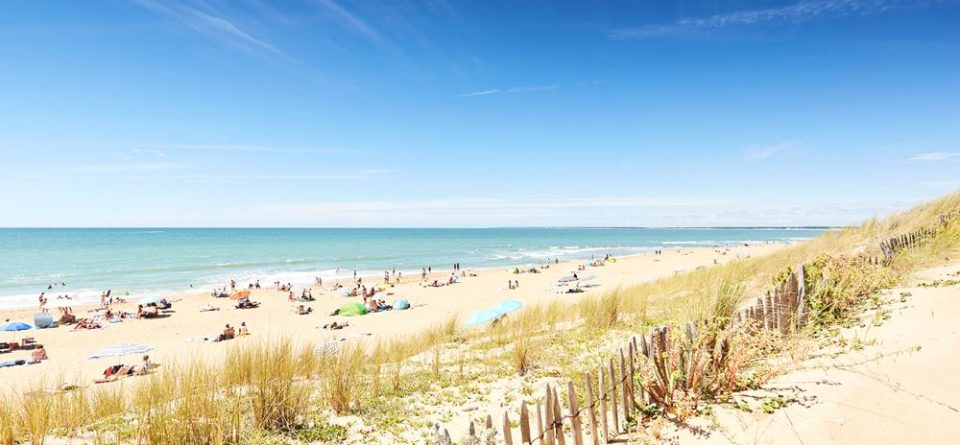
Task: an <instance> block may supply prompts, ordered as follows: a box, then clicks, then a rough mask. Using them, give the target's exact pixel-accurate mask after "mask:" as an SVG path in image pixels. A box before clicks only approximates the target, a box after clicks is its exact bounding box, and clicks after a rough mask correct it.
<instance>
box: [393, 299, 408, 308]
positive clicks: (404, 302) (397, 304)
mask: <svg viewBox="0 0 960 445" xmlns="http://www.w3.org/2000/svg"><path fill="white" fill-rule="evenodd" d="M393 308H394V309H396V310H399V311H405V310H407V309H410V302H409V301H407V300H406V299H405V298H401V299H399V300H397V301H394V302H393Z"/></svg>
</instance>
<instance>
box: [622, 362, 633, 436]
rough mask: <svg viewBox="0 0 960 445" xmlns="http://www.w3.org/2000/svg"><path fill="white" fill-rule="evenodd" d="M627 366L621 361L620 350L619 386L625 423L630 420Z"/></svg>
mask: <svg viewBox="0 0 960 445" xmlns="http://www.w3.org/2000/svg"><path fill="white" fill-rule="evenodd" d="M628 375H629V374H627V364H626V360H624V359H623V348H620V382H621V383H620V385H621V388H620V390H621V392H622V394H623V421H624V422H626V421H627V419H629V418H630V410H631V409H632V407H631V406H630V402H632V400H631V398H630V383H629V382H627V376H628Z"/></svg>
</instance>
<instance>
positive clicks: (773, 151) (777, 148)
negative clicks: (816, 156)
mask: <svg viewBox="0 0 960 445" xmlns="http://www.w3.org/2000/svg"><path fill="white" fill-rule="evenodd" d="M799 146H800V142H798V141H785V142H781V143H779V144H774V145H768V146H763V147H751V148H749V149H747V151H746V153H744V157H745V158H747V159H752V160H762V159H767V158H769V157H771V156H776V155H781V154H784V153H787V152H789V151H791V150H793V149H795V148H797V147H799Z"/></svg>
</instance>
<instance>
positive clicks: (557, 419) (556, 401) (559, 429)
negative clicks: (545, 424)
mask: <svg viewBox="0 0 960 445" xmlns="http://www.w3.org/2000/svg"><path fill="white" fill-rule="evenodd" d="M553 422H554V425H556V426H555V427H554V431H556V435H557V445H565V444H566V443H567V439H566V438H564V436H563V413H562V412H560V397H557V388H553Z"/></svg>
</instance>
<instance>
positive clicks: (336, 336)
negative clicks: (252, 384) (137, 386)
mask: <svg viewBox="0 0 960 445" xmlns="http://www.w3.org/2000/svg"><path fill="white" fill-rule="evenodd" d="M785 246H786V245H785V244H782V243H775V244H765V245H754V246H748V247H744V246H741V247H736V248H732V249H730V250H729V253H728V254H726V255H721V254H720V253H717V251H716V250H715V249H713V248H672V249H663V254H662V255H653V254H638V255H634V256H629V257H618V261H617V262H615V263H608V264H607V265H605V266H602V267H589V268H587V270H588V273H589V274H591V275H596V276H597V278H596V279H595V280H594V281H591V282H590V284H591V286H590V287H587V288H585V289H584V290H585V291H584V292H582V293H574V294H571V293H557V292H556V291H557V286H556V284H555V283H556V280H557V279H558V278H559V277H561V276H564V275H566V274H567V273H569V270H571V269H576V268H577V266H578V265H580V264H583V263H584V262H583V261H566V262H560V263H559V264H551V265H550V267H549V268H548V269H543V270H541V271H540V273H524V274H520V275H514V274H512V273H508V272H507V271H506V268H503V267H497V268H487V269H473V272H474V273H475V274H476V276H464V277H462V278H461V279H460V281H459V282H458V283H456V284H454V285H450V286H444V287H438V288H434V287H429V286H424V285H423V283H422V282H421V280H420V275H419V274H416V275H415V276H410V275H406V276H405V277H404V280H403V282H402V283H401V284H399V285H394V286H392V287H388V288H387V289H386V291H384V292H381V293H378V294H377V297H376V298H379V299H384V300H386V302H387V304H391V303H393V301H394V300H396V299H399V298H404V299H407V300H408V301H409V302H410V304H411V306H412V308H411V309H410V310H405V311H397V310H394V311H385V312H377V313H373V314H368V315H364V316H360V317H343V316H332V315H328V314H330V313H331V311H332V310H333V309H335V308H339V307H341V306H342V305H344V304H345V303H351V302H359V301H361V299H360V298H359V297H342V296H340V295H339V293H338V292H337V291H334V290H331V288H330V284H328V282H326V281H325V282H324V287H323V289H320V288H317V287H315V286H314V287H311V288H310V289H311V292H312V294H313V296H314V297H315V298H316V301H313V302H288V300H287V297H286V295H285V293H283V292H278V291H276V290H275V288H274V287H273V286H272V285H271V286H268V287H267V288H261V289H254V290H253V291H252V292H251V299H252V300H254V301H258V302H260V303H261V306H260V307H259V308H256V309H246V310H238V309H234V308H233V307H232V306H233V304H234V303H235V301H234V300H230V299H224V298H213V297H212V296H210V295H209V294H208V293H207V292H202V293H199V294H193V295H181V296H180V297H179V298H176V299H173V298H172V299H171V301H172V302H173V304H174V305H173V308H172V311H171V312H170V313H169V314H168V315H169V316H167V317H164V318H159V319H143V320H140V319H128V320H124V321H121V322H116V323H108V322H105V321H102V322H101V324H102V326H103V329H96V330H79V331H75V330H73V327H72V326H60V327H57V328H54V329H31V330H27V331H22V332H18V333H16V334H17V338H20V339H22V338H23V337H34V338H35V339H36V341H37V342H39V343H41V344H43V345H44V346H45V349H46V350H47V354H48V356H49V360H46V361H44V362H43V363H40V364H37V365H23V366H16V367H12V368H5V369H0V376H2V378H3V379H5V380H8V381H10V382H13V383H12V385H11V386H12V387H14V388H26V387H28V386H30V385H33V384H35V383H38V382H40V383H45V384H47V385H50V384H52V383H53V382H55V381H56V379H55V377H56V376H71V377H74V378H75V379H76V381H75V382H74V383H77V384H81V385H87V384H91V382H92V381H93V378H95V377H96V376H98V375H99V373H100V372H101V371H102V370H103V367H104V366H106V364H108V363H107V362H108V361H109V360H89V359H88V358H87V357H88V356H89V355H90V354H91V353H93V352H95V351H97V350H99V349H102V348H104V347H107V346H110V345H114V344H117V343H142V344H146V345H149V346H151V347H153V348H154V350H153V351H152V352H150V356H151V358H152V359H153V360H154V361H155V362H157V363H161V364H164V363H166V364H170V363H183V362H184V361H187V360H189V359H191V358H203V359H208V360H216V359H219V358H221V357H222V356H223V355H224V353H225V352H226V351H227V349H228V348H229V347H230V346H231V345H234V344H237V343H239V342H244V341H247V340H248V339H251V338H270V337H288V338H291V339H293V340H296V341H302V342H308V343H313V344H321V343H323V342H328V341H331V340H335V341H353V340H354V339H371V340H374V341H376V340H378V339H390V338H396V337H397V336H405V335H411V334H417V333H419V332H422V331H423V330H424V329H426V328H429V327H430V326H434V325H436V324H438V323H442V322H443V321H445V320H448V319H449V318H450V317H453V316H457V317H459V319H460V320H461V321H463V320H465V319H466V318H467V317H469V315H470V314H471V313H473V312H476V311H479V310H483V309H487V308H490V307H492V306H494V305H495V304H497V303H498V302H499V301H502V300H506V299H512V300H517V301H520V302H521V303H522V304H523V305H524V306H533V305H537V304H546V303H550V302H551V301H557V300H568V301H569V300H578V299H580V298H583V297H585V296H588V295H593V294H596V293H598V292H601V293H602V292H606V291H610V290H613V289H616V288H617V287H621V286H630V285H635V284H642V283H643V282H646V281H650V280H654V279H657V278H660V277H664V276H670V275H672V274H675V273H679V272H683V271H691V270H693V269H695V268H698V267H700V266H704V267H710V266H711V265H712V264H714V260H717V263H719V264H722V263H726V262H729V261H735V260H736V259H737V257H738V255H740V256H743V255H750V256H755V255H763V254H766V253H770V252H773V251H775V250H778V249H781V248H784V247H785ZM467 270H469V268H464V271H467ZM447 276H449V271H434V272H433V274H432V275H431V277H430V280H433V279H438V280H439V279H441V278H445V277H447ZM366 280H367V279H364V281H366ZM508 280H517V281H519V283H520V287H519V289H516V290H511V289H509V288H508V286H507V281H508ZM350 281H351V280H347V282H350ZM379 281H380V282H382V276H381V277H380V280H379ZM341 282H343V281H342V280H341ZM375 283H377V280H376V279H373V281H370V282H368V283H367V284H375ZM300 291H301V290H300V289H299V288H297V289H295V294H296V295H297V296H299V295H300ZM207 305H212V306H214V307H216V308H218V310H216V311H210V312H201V311H200V308H201V307H203V306H207ZM300 305H303V306H305V307H307V308H311V309H312V312H311V313H310V314H307V315H297V313H296V308H297V307H298V306H300ZM97 306H99V305H98V304H94V305H85V306H77V307H75V308H74V310H73V312H74V314H75V315H76V316H77V317H78V318H83V317H93V316H95V315H100V314H102V312H100V311H93V310H94V309H95V308H96V307H97ZM112 309H113V310H115V311H127V312H133V313H135V312H136V304H135V302H134V301H129V300H128V302H127V303H123V304H115V305H114V306H112ZM35 312H36V309H35V308H29V309H18V310H11V309H0V319H11V320H16V321H26V322H27V323H29V324H31V325H32V324H33V314H34V313H35ZM49 312H50V313H51V314H53V315H54V316H58V315H59V314H58V313H57V310H56V309H54V308H50V311H49ZM332 321H337V322H338V323H344V322H348V323H349V327H347V328H345V329H342V330H336V331H330V330H324V329H320V327H321V326H322V325H324V324H326V323H330V322H332ZM241 322H245V323H246V324H247V326H249V329H250V332H251V334H252V335H250V336H248V337H245V338H237V339H234V340H230V341H225V342H215V343H214V342H207V341H203V340H202V339H203V338H209V337H213V336H215V335H217V334H218V333H219V332H221V331H222V330H223V328H224V326H225V325H226V324H230V325H231V326H238V325H240V323H241ZM8 334H13V333H8ZM4 341H8V340H4ZM25 358H29V351H15V352H14V353H11V354H4V357H3V359H4V360H17V359H25ZM126 360H127V361H133V360H134V358H133V357H127V358H126ZM113 363H116V360H114V361H113ZM44 378H46V379H47V380H44ZM50 379H54V380H50Z"/></svg>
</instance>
